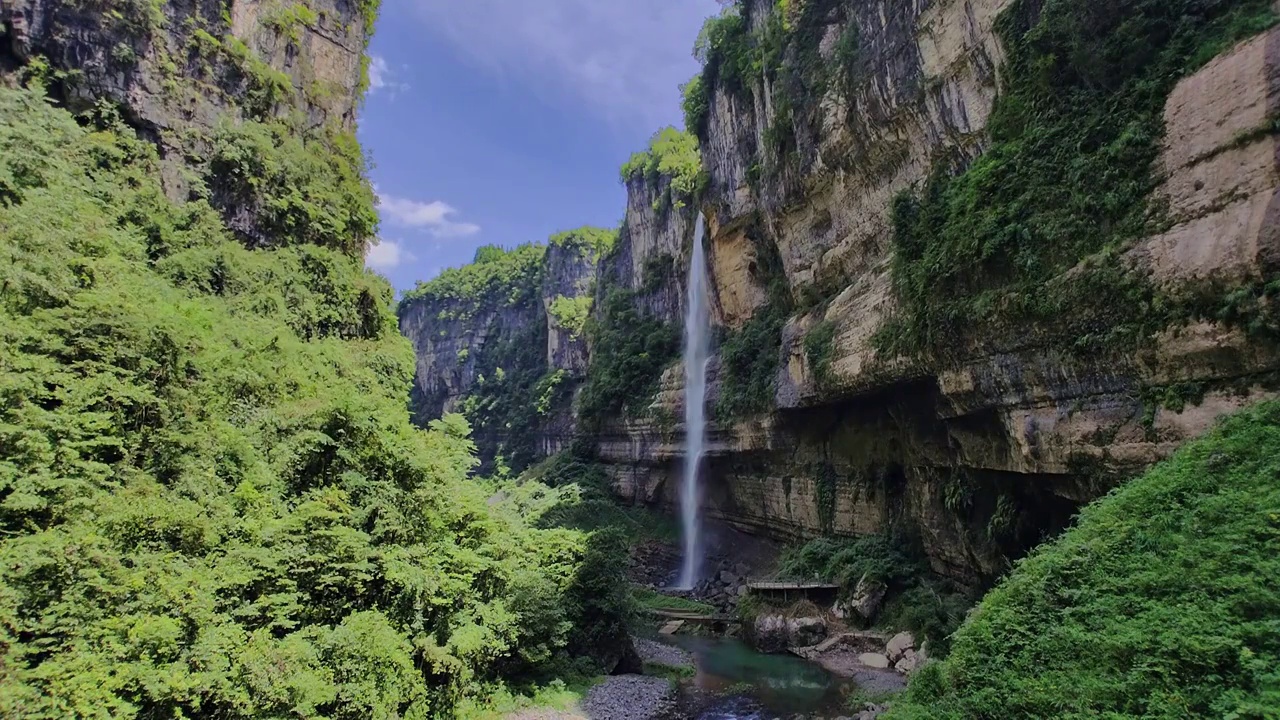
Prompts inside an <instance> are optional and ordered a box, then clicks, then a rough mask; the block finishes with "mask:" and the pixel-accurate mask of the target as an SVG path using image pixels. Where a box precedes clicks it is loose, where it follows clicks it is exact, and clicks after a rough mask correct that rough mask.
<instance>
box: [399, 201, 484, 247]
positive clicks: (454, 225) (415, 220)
mask: <svg viewBox="0 0 1280 720" xmlns="http://www.w3.org/2000/svg"><path fill="white" fill-rule="evenodd" d="M378 209H379V210H380V211H381V214H382V219H383V220H385V221H387V222H389V223H391V224H392V225H398V226H400V227H408V228H416V229H422V230H426V231H427V232H429V233H431V235H432V236H433V237H437V238H456V237H466V236H468V235H475V234H476V233H478V232H480V226H479V225H476V224H475V223H469V222H455V221H453V220H451V219H449V216H451V215H453V214H455V213H457V210H454V209H453V208H452V207H450V206H449V205H448V204H446V203H443V202H440V201H439V200H435V201H433V202H420V201H418V200H410V199H408V198H402V197H396V196H394V195H386V194H383V193H378Z"/></svg>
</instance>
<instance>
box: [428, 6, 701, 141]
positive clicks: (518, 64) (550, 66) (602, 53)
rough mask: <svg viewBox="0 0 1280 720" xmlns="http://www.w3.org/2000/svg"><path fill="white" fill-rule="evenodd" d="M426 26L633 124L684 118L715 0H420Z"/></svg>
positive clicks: (480, 59) (471, 52)
mask: <svg viewBox="0 0 1280 720" xmlns="http://www.w3.org/2000/svg"><path fill="white" fill-rule="evenodd" d="M416 3H417V8H418V11H419V16H420V17H421V18H422V20H423V21H424V24H425V27H426V30H427V31H428V32H430V33H432V34H433V35H435V36H436V37H437V38H439V39H443V40H445V41H446V42H448V43H449V44H450V45H452V46H453V47H454V48H455V50H456V51H457V52H458V53H459V54H461V55H462V56H464V57H466V58H467V59H468V60H470V61H471V62H473V63H475V64H477V65H479V66H481V67H483V68H485V69H487V70H489V71H491V72H493V73H495V74H498V75H501V76H504V77H510V78H513V79H516V80H519V81H522V82H526V81H527V82H530V83H531V84H532V86H533V87H535V88H537V89H539V90H544V91H546V90H551V91H554V92H561V93H563V92H568V93H571V94H573V95H576V96H577V97H578V98H579V99H580V100H581V101H582V102H584V103H586V104H587V105H588V106H589V107H591V108H592V109H593V110H594V111H595V112H597V113H599V114H602V115H604V116H606V117H608V118H610V119H613V120H618V121H622V122H624V123H626V124H628V125H631V126H633V127H641V128H643V129H646V130H648V129H656V128H657V127H658V126H660V125H663V124H668V123H678V122H679V120H680V101H679V97H680V96H679V90H678V86H679V84H680V83H682V82H684V81H686V80H688V79H689V78H690V77H692V76H693V74H694V73H695V72H697V69H698V65H697V61H695V60H694V59H693V56H692V48H693V41H694V39H695V38H696V37H697V34H698V30H699V28H701V26H702V21H703V19H704V18H706V17H707V16H709V15H714V14H715V13H717V12H718V11H719V7H720V6H719V4H718V3H717V2H716V0H466V2H458V0H416Z"/></svg>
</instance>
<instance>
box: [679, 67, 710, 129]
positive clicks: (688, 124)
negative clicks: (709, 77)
mask: <svg viewBox="0 0 1280 720" xmlns="http://www.w3.org/2000/svg"><path fill="white" fill-rule="evenodd" d="M680 109H681V110H682V111H683V112H684V130H685V132H687V133H691V134H693V135H694V136H695V137H702V136H703V135H705V134H706V132H707V118H708V117H709V115H710V113H711V101H710V99H708V97H707V84H706V82H704V81H703V79H702V74H701V73H699V74H698V75H694V76H693V77H692V78H690V79H689V82H687V83H685V84H683V85H681V86H680Z"/></svg>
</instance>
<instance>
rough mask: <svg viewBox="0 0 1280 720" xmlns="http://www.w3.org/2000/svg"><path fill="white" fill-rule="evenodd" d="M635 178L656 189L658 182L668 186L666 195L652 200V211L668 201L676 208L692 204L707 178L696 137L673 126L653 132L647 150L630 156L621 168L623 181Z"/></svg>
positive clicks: (660, 207)
mask: <svg viewBox="0 0 1280 720" xmlns="http://www.w3.org/2000/svg"><path fill="white" fill-rule="evenodd" d="M635 179H644V180H645V181H646V182H648V184H649V186H650V187H652V188H655V189H657V188H658V187H659V182H660V181H661V180H666V181H667V182H668V183H669V186H668V187H667V188H666V190H667V192H665V193H664V194H663V195H660V196H658V197H657V198H656V199H655V200H654V208H653V209H654V210H660V209H662V208H663V207H664V204H665V203H667V202H670V204H671V205H674V206H675V207H684V206H685V205H686V204H688V203H690V202H692V201H693V199H694V198H695V197H697V195H698V193H699V192H701V189H702V185H703V184H704V182H705V179H706V175H705V174H704V173H703V171H702V155H701V153H699V152H698V138H697V137H695V136H693V135H691V134H689V133H687V132H682V131H680V130H677V129H675V128H673V127H666V128H663V129H661V130H659V131H658V132H657V133H654V135H653V137H652V138H650V139H649V147H648V149H646V150H643V151H640V152H637V153H635V154H633V155H632V156H631V158H630V159H629V160H627V162H626V163H625V164H624V165H623V166H622V181H623V182H624V183H626V182H631V181H632V180H635Z"/></svg>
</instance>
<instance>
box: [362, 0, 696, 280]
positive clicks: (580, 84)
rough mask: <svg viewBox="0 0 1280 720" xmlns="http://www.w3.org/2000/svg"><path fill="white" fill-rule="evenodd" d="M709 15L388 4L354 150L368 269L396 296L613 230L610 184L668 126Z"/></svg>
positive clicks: (601, 3) (591, 1)
mask: <svg viewBox="0 0 1280 720" xmlns="http://www.w3.org/2000/svg"><path fill="white" fill-rule="evenodd" d="M718 10H719V5H718V3H717V2H716V0H384V2H383V4H382V14H381V17H380V19H379V21H378V26H377V33H376V34H375V36H374V39H373V42H372V43H371V44H370V48H369V51H370V55H371V56H372V68H371V73H370V77H371V90H370V93H369V96H368V98H367V99H366V102H365V106H364V109H363V110H362V112H361V116H360V132H359V136H360V140H361V142H362V143H363V144H364V147H365V149H366V150H367V151H368V152H369V153H370V154H371V155H372V158H373V162H374V168H373V171H372V173H371V176H372V179H373V183H374V186H375V188H376V190H377V192H378V195H379V197H380V198H381V208H380V212H381V215H382V229H381V232H380V233H379V235H380V242H379V243H378V244H377V245H376V246H374V248H373V249H372V250H371V251H370V253H369V258H368V261H367V262H368V264H369V266H370V267H373V268H374V269H375V270H377V271H378V272H381V273H382V274H384V275H386V276H387V277H388V278H390V279H391V281H392V283H393V284H394V285H395V286H396V288H397V289H399V290H405V289H408V288H411V287H413V286H414V285H415V284H416V283H417V281H418V280H424V279H429V278H431V277H433V276H434V275H436V274H437V273H439V272H440V270H442V269H444V268H446V267H451V266H454V265H459V264H462V263H465V262H469V261H470V260H471V257H472V255H473V253H474V252H475V248H476V247H478V246H480V245H484V244H490V243H494V244H498V245H503V246H508V247H510V246H514V245H518V244H520V243H524V242H530V241H542V240H545V239H546V238H547V236H548V235H550V234H552V233H554V232H557V231H559V230H566V229H569V228H573V227H577V226H579V225H585V224H592V225H605V226H613V225H616V224H617V223H618V222H619V221H620V220H621V218H622V212H623V208H624V206H625V194H624V191H623V189H622V186H621V185H620V184H619V182H618V168H619V167H620V166H621V165H622V163H623V162H624V161H625V160H626V159H627V157H628V156H629V155H630V154H631V153H632V152H634V151H635V150H639V149H642V148H643V147H644V145H645V143H646V142H647V140H648V138H649V136H650V135H651V134H652V133H653V132H654V131H655V130H657V129H658V128H660V127H662V126H663V125H677V126H678V125H680V122H681V120H680V100H679V90H678V86H679V85H680V83H682V82H684V81H686V80H688V79H689V78H690V77H692V76H693V74H694V73H695V72H697V69H698V66H697V62H696V61H695V60H694V59H693V57H692V55H691V50H692V47H693V41H694V39H695V38H696V37H697V34H698V29H699V28H700V27H701V25H702V20H703V18H705V17H707V16H708V15H712V14H715V13H716V12H718Z"/></svg>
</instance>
